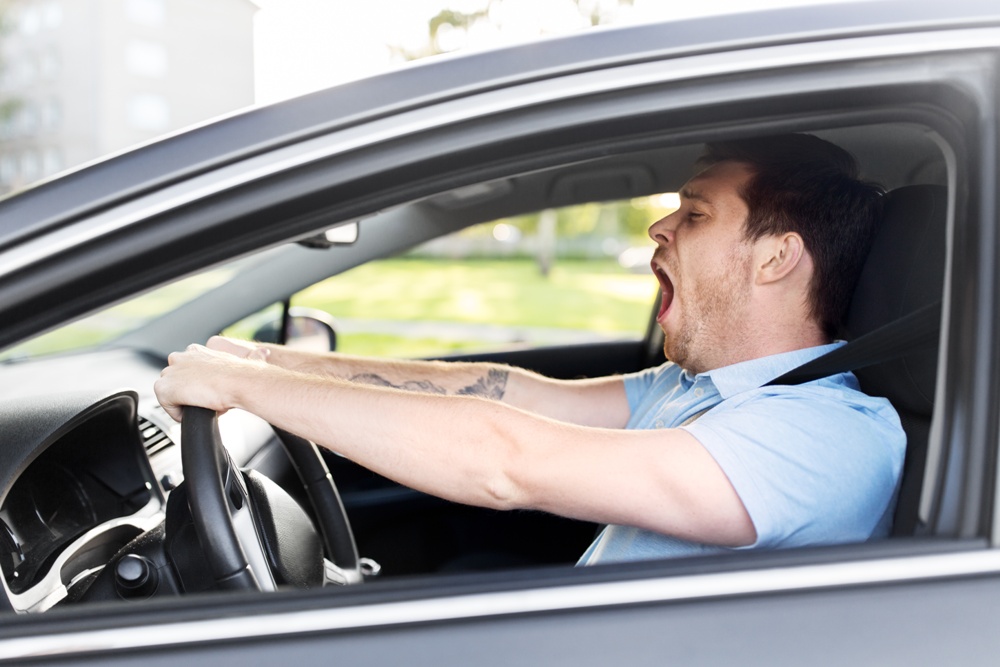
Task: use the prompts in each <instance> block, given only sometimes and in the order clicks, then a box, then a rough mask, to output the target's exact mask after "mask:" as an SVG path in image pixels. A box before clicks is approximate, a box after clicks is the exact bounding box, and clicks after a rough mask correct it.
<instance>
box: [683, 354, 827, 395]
mask: <svg viewBox="0 0 1000 667" xmlns="http://www.w3.org/2000/svg"><path fill="white" fill-rule="evenodd" d="M844 344H845V343H844V341H837V342H835V343H830V344H828V345H817V346H816V347H806V348H803V349H801V350H792V351H791V352H783V353H781V354H773V355H771V356H769V357H760V358H759V359H750V360H749V361H741V362H740V363H738V364H732V365H731V366H723V367H722V368H716V369H713V370H710V371H705V372H704V373H698V374H697V375H695V376H694V377H693V378H692V377H691V375H690V374H688V372H687V371H682V372H681V377H682V379H683V380H686V381H687V382H689V383H696V382H698V380H699V379H701V378H708V379H709V380H711V382H712V383H713V384H714V385H715V387H716V389H718V390H719V395H720V396H721V397H722V398H723V399H726V398H729V397H730V396H734V395H736V394H739V393H740V392H743V391H747V390H748V389H756V388H757V387H760V386H762V385H764V384H767V383H768V382H770V381H771V380H773V379H774V378H776V377H779V376H781V375H784V374H785V373H787V372H788V371H790V370H792V369H794V368H798V367H799V366H801V365H802V364H804V363H806V362H808V361H812V360H813V359H816V358H818V357H821V356H823V355H824V354H826V353H827V352H830V351H831V350H835V349H837V348H838V347H840V346H842V345H844Z"/></svg>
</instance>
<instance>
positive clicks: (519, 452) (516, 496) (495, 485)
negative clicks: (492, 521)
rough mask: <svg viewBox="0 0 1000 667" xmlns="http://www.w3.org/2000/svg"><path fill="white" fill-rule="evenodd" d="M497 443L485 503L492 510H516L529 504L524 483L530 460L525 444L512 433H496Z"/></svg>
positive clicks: (488, 477) (489, 471)
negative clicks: (518, 441)
mask: <svg viewBox="0 0 1000 667" xmlns="http://www.w3.org/2000/svg"><path fill="white" fill-rule="evenodd" d="M494 436H495V437H496V440H495V442H496V443H498V446H497V447H496V449H495V450H494V451H495V457H494V458H493V461H492V464H491V465H490V466H489V469H488V470H487V471H486V472H487V474H486V479H485V481H484V484H483V490H484V493H485V496H486V498H485V503H484V504H485V505H486V506H487V507H489V508H490V509H497V510H504V511H506V510H516V509H526V508H528V507H529V506H530V501H529V500H528V493H527V487H526V485H525V483H524V479H525V476H526V475H525V472H526V471H527V470H528V465H529V464H528V462H527V461H526V458H527V457H526V456H525V454H524V450H523V448H522V447H520V446H519V445H518V443H517V442H516V440H515V439H514V438H512V437H511V435H510V434H509V433H505V432H503V429H500V432H499V433H495V434H494Z"/></svg>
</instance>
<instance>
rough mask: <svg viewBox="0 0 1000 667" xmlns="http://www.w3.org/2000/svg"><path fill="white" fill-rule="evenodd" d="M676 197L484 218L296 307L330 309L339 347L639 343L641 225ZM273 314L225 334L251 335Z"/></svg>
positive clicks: (646, 300)
mask: <svg viewBox="0 0 1000 667" xmlns="http://www.w3.org/2000/svg"><path fill="white" fill-rule="evenodd" d="M674 201H675V198H674V197H672V196H669V195H667V196H656V197H643V198H638V199H633V200H628V201H621V202H614V203H607V204H587V205H583V206H572V207H565V208H561V209H549V210H546V211H542V212H539V213H536V214H532V215H525V216H519V217H516V218H504V219H500V220H494V221H491V222H488V223H483V224H479V225H476V226H473V227H470V228H467V229H464V230H462V231H460V232H456V233H454V234H451V235H448V236H445V237H441V238H438V239H435V240H433V241H431V242H429V243H426V244H424V245H421V246H419V247H417V248H415V249H413V250H411V251H409V252H407V253H405V254H403V255H400V256H397V257H392V258H388V259H383V260H378V261H373V262H369V263H367V264H365V265H363V266H359V267H357V268H355V269H353V270H351V271H347V272H345V273H343V274H340V275H337V276H334V277H332V278H329V279H327V280H324V281H322V282H320V283H317V284H315V285H312V286H311V287H309V288H307V289H305V290H303V291H301V292H299V293H298V294H295V295H294V296H293V297H292V299H291V305H292V306H293V307H308V308H315V309H319V310H321V311H323V312H325V313H327V314H329V315H330V316H332V317H333V319H334V324H335V326H336V328H337V341H338V343H337V348H338V350H340V351H343V352H347V353H351V354H366V355H377V356H386V357H434V356H443V355H447V354H452V353H473V352H488V351H499V350H509V349H515V348H526V347H541V346H550V345H566V344H575V343H595V342H603V341H614V340H638V339H641V338H642V337H643V335H644V334H645V331H646V328H647V325H648V322H649V314H650V309H651V308H652V306H653V303H654V300H655V298H656V294H657V286H656V281H655V280H653V279H652V277H651V276H650V272H649V259H650V257H651V255H652V249H653V246H652V242H651V241H650V240H649V238H648V237H647V236H646V229H647V228H648V226H649V225H650V224H651V223H652V222H653V221H655V220H656V219H658V217H661V216H662V215H664V214H666V213H668V212H669V211H670V210H671V208H670V207H671V205H672V204H673V202H674ZM362 233H363V232H362ZM273 312H274V311H273V310H270V311H268V312H266V313H262V314H259V315H258V316H255V317H252V318H248V319H247V320H244V321H243V322H241V323H239V324H237V325H234V326H233V327H231V328H229V329H228V330H227V331H226V332H224V333H226V334H227V335H235V336H240V337H244V338H251V337H253V334H254V332H256V331H257V330H258V329H259V328H260V326H261V324H262V321H263V320H269V319H273V318H274V315H273Z"/></svg>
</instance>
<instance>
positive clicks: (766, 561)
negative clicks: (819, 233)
mask: <svg viewBox="0 0 1000 667" xmlns="http://www.w3.org/2000/svg"><path fill="white" fill-rule="evenodd" d="M910 7H912V5H910V4H904V3H885V4H882V5H873V7H872V9H871V11H869V12H857V13H851V14H843V13H841V14H835V13H832V10H825V9H818V10H816V11H815V12H814V13H805V12H787V13H777V14H766V15H762V16H758V17H756V18H753V17H751V18H747V17H739V18H738V19H729V20H726V19H719V20H714V21H711V22H708V21H704V22H693V23H689V24H683V25H682V26H681V27H680V28H676V27H675V28H673V29H670V28H663V27H661V28H656V29H654V28H647V30H650V31H654V30H660V31H662V32H644V31H642V30H638V31H636V32H629V31H624V32H621V33H604V34H603V35H601V36H599V37H595V38H594V40H596V41H587V40H586V39H584V40H581V41H567V42H564V43H563V44H562V46H564V47H565V48H567V49H569V50H570V52H571V53H570V52H566V53H565V54H564V55H566V56H567V60H569V61H570V62H572V61H573V60H582V59H584V58H585V57H586V56H587V53H586V51H581V50H580V49H585V48H587V47H588V46H589V47H591V48H594V47H595V46H596V45H597V44H598V43H599V41H600V40H602V39H612V38H616V39H624V40H626V41H629V42H630V43H631V44H632V45H633V46H635V48H637V49H638V48H639V45H640V44H648V43H649V42H647V41H644V40H649V41H651V42H655V43H656V44H658V45H659V46H657V47H656V48H653V47H650V48H649V50H648V51H647V52H645V53H644V55H643V57H636V58H634V59H632V60H631V61H630V62H629V63H622V62H620V61H618V62H615V61H614V59H609V60H606V61H603V62H600V63H596V64H592V66H591V67H590V68H586V67H583V66H579V67H577V68H575V69H573V71H572V72H571V73H568V74H566V75H565V76H562V77H559V78H548V79H545V80H542V79H537V80H531V81H524V82H522V83H521V84H520V85H517V86H510V87H507V88H502V87H499V84H497V86H498V87H497V88H496V89H493V90H490V91H487V92H483V93H482V94H481V95H474V96H472V97H471V98H470V99H467V100H461V99H459V98H456V99H452V100H448V101H441V102H440V103H439V104H437V105H434V108H425V109H420V110H417V111H413V112H412V113H413V114H414V115H413V116H408V115H407V114H406V113H404V114H401V115H400V116H399V117H397V118H395V119H394V121H395V123H396V124H397V129H398V127H407V128H411V129H412V128H417V129H415V130H413V134H412V135H411V136H408V137H407V141H401V140H399V135H393V137H392V140H390V141H377V140H372V143H371V144H368V145H366V146H365V148H364V149H359V148H358V144H357V143H353V144H351V146H350V150H349V151H347V150H345V151H343V152H338V153H336V158H337V159H328V160H326V161H324V160H322V159H321V160H318V161H317V162H315V163H312V164H310V166H309V168H302V169H301V170H300V171H297V172H296V171H294V170H292V171H286V172H282V173H281V174H280V175H278V176H275V177H274V180H265V181H264V182H263V183H254V184H253V188H252V190H253V192H252V193H251V192H246V191H244V192H242V193H236V194H233V193H232V192H229V193H227V194H226V195H225V196H219V197H218V198H217V199H214V200H213V199H211V198H208V199H205V200H199V201H198V202H195V203H191V204H189V205H188V208H186V209H183V210H181V211H180V212H177V211H175V212H173V213H172V214H170V215H171V216H172V217H173V218H174V222H176V223H178V224H177V226H175V227H173V228H172V229H174V233H176V230H177V229H185V230H187V231H186V232H185V234H186V235H185V237H184V243H177V244H176V245H175V246H171V245H170V243H172V242H173V241H171V240H170V239H169V238H168V239H167V241H164V242H161V243H158V244H156V247H157V248H159V249H163V248H167V250H168V252H167V257H166V258H161V259H159V260H156V261H155V262H154V263H152V264H151V265H150V266H149V267H147V268H145V269H142V270H139V269H134V270H133V271H132V272H131V275H134V276H138V277H139V279H140V282H142V281H145V282H142V284H146V283H148V282H151V281H154V280H155V279H156V278H159V277H162V276H163V275H165V274H171V275H179V274H181V273H183V272H185V271H188V270H193V269H194V268H196V267H198V266H201V265H203V264H205V263H206V262H210V261H217V260H220V259H222V258H223V257H230V256H232V255H234V254H238V253H239V252H243V251H247V250H249V249H250V248H257V247H260V246H261V245H265V244H267V243H271V242H276V240H277V239H279V238H287V236H288V235H289V234H295V233H299V232H301V233H305V232H307V231H314V230H315V229H316V228H318V226H319V224H318V223H316V221H315V217H313V218H310V217H309V216H308V215H303V216H301V217H297V215H296V211H289V210H287V209H295V208H296V207H299V206H302V205H303V202H305V201H306V200H309V198H310V197H314V196H315V197H318V195H316V192H317V191H318V190H319V186H316V185H315V182H317V181H323V182H324V183H325V184H326V185H324V187H323V189H322V193H321V194H322V198H323V199H324V200H325V201H334V202H335V204H334V205H332V206H331V209H332V210H333V212H332V213H330V212H329V210H326V209H324V210H326V212H327V213H328V214H329V215H330V216H331V218H332V219H337V220H340V219H347V218H350V217H353V216H355V215H362V214H365V213H370V212H372V211H376V210H378V209H380V208H381V207H383V206H388V205H390V204H395V203H399V201H402V200H405V199H408V198H410V197H414V196H424V195H430V194H431V193H439V192H441V191H444V190H447V189H449V188H452V187H459V186H464V185H468V184H469V183H471V182H478V181H480V180H481V181H489V180H491V179H495V178H502V177H504V176H505V175H510V174H513V173H525V172H530V171H532V170H537V169H542V168H546V167H551V166H553V164H555V163H560V162H561V163H563V164H569V163H574V162H576V161H585V160H590V159H595V158H598V157H600V156H602V155H607V154H608V153H609V152H610V153H618V154H627V153H629V152H630V151H639V150H642V149H643V148H646V147H650V146H652V145H659V146H668V147H669V146H671V145H688V144H690V145H693V146H696V145H697V144H698V143H699V142H701V141H704V140H707V139H709V138H714V137H717V136H720V135H721V136H743V135H746V134H752V133H764V132H771V131H776V130H810V131H821V130H829V131H836V130H840V129H843V128H845V127H852V126H870V127H872V128H874V129H875V130H876V131H877V132H881V133H887V132H890V131H892V130H896V129H900V128H905V129H906V130H907V131H908V130H910V129H912V128H913V127H914V126H916V127H918V128H919V131H920V132H921V133H927V134H929V135H931V137H932V141H933V142H935V143H936V144H937V145H939V146H940V147H941V150H942V152H943V154H944V156H945V160H944V162H945V163H946V166H947V183H948V186H949V187H950V192H951V194H950V201H949V205H950V212H949V221H950V224H949V233H950V237H949V241H948V245H949V253H950V257H951V260H950V261H949V263H948V270H947V275H946V277H945V280H946V282H945V288H944V300H945V309H944V311H945V315H944V323H943V331H944V338H943V341H944V344H943V345H942V351H941V353H940V354H941V361H940V368H941V369H943V373H942V374H941V375H940V379H939V382H938V395H937V404H936V413H935V427H934V429H933V432H932V436H931V437H932V440H931V448H930V451H931V458H930V460H929V466H928V473H927V474H926V476H925V501H924V505H925V508H924V510H925V511H924V512H923V513H922V518H923V527H922V529H921V532H920V534H918V535H914V536H910V537H907V538H901V539H893V540H887V541H883V542H880V543H869V544H861V545H850V546H840V547H826V548H824V547H817V548H812V549H804V550H796V551H786V552H772V553H756V554H751V553H746V554H743V553H737V554H730V555H726V556H721V557H713V558H710V559H703V560H686V561H654V562H646V563H635V564H629V565H623V566H600V567H593V568H568V567H557V568H539V569H528V570H525V571H517V570H505V571H503V572H499V573H492V574H477V575H462V576H456V577H427V578H418V579H415V580H403V581H398V582H393V581H388V580H387V581H385V582H382V583H373V584H371V585H369V586H362V587H357V588H354V589H349V590H345V591H329V590H321V591H309V592H297V591H293V592H281V593H277V594H275V595H272V596H218V597H214V598H213V597H204V598H198V599H197V600H180V601H176V603H172V604H171V603H154V604H150V605H148V606H144V607H141V608H140V607H130V608H128V607H123V606H120V605H111V604H109V605H106V606H101V607H95V608H94V612H93V613H92V614H84V613H80V612H78V611H75V610H66V611H62V612H57V613H54V614H51V615H48V616H44V617H19V618H16V619H12V620H11V621H10V622H9V623H6V624H5V625H4V626H3V627H2V628H0V658H5V659H8V660H11V661H18V660H20V661H24V660H27V659H29V658H31V659H33V660H36V662H37V664H53V665H54V664H74V663H77V664H79V663H80V661H90V662H100V663H101V664H109V665H111V664H121V665H124V664H144V665H152V664H165V663H167V662H168V661H169V662H171V663H174V662H176V661H178V660H183V661H185V662H186V663H190V664H215V663H218V662H221V661H226V662H278V661H307V660H310V661H312V660H316V661H319V660H324V661H333V660H336V661H338V662H341V661H343V662H350V661H357V662H359V663H365V664H398V663H399V662H401V661H406V662H407V663H412V664H433V665H453V664H454V665H464V664H481V665H509V664H576V665H579V664H662V663H663V661H664V660H668V661H669V660H675V661H677V662H682V663H693V664H732V663H733V662H736V661H740V662H748V663H751V664H757V663H759V664H801V663H802V662H808V663H810V664H816V665H824V664H831V665H832V664H845V663H846V664H865V663H874V664H893V663H896V664H910V663H913V664H919V663H922V662H935V663H936V662H944V663H955V664H992V663H993V662H994V661H995V657H996V655H997V652H998V650H1000V639H998V638H997V634H996V633H995V632H993V631H992V621H993V619H994V618H995V614H996V611H997V602H996V601H997V600H998V599H1000V597H998V593H1000V556H998V551H997V549H996V531H995V525H994V524H995V521H996V514H995V512H994V508H995V503H996V498H995V493H994V483H995V475H996V443H997V442H998V435H1000V434H998V432H997V430H998V423H997V422H998V420H997V418H996V405H997V404H998V399H1000V396H998V395H997V394H998V388H997V382H996V368H997V367H998V364H997V350H996V340H997V335H996V322H997V318H996V307H997V300H996V297H995V294H996V293H995V290H996V285H997V284H998V280H997V278H998V276H997V266H998V263H997V257H996V254H997V244H996V243H995V239H996V230H997V229H998V225H997V223H998V214H997V202H996V195H995V191H996V183H997V166H998V157H997V156H998V151H997V145H996V136H997V123H996V118H997V117H998V114H997V108H996V106H997V99H998V97H997V90H996V81H997V78H998V77H997V75H998V74H1000V72H998V67H997V59H996V55H997V53H998V49H1000V32H998V29H997V25H998V17H996V16H995V15H994V14H990V15H989V16H988V17H987V16H984V15H983V14H986V13H988V12H986V10H983V14H977V12H976V10H977V9H981V8H980V7H978V6H977V5H976V3H968V4H965V3H954V4H953V5H950V6H948V7H938V8H932V7H930V6H927V7H923V6H921V7H919V8H917V9H913V10H912V12H913V13H911V14H908V15H906V14H904V11H906V10H907V9H908V8H910ZM988 9H989V10H990V11H993V12H995V10H992V8H988ZM897 14H900V15H904V16H908V17H909V18H907V19H905V20H904V19H899V16H897ZM956 17H958V18H956ZM963 17H964V18H963ZM987 19H988V20H987ZM706 35H710V36H706ZM654 37H655V39H654ZM672 40H676V41H672ZM685 40H690V41H688V42H685ZM698 40H702V41H698ZM667 42H669V44H667V45H666V46H662V45H663V44H665V43H667ZM691 42H695V43H694V44H692V43H691ZM683 43H687V44H688V47H687V50H671V49H672V47H673V45H675V44H683ZM677 48H678V49H679V48H680V47H677ZM521 55H522V54H521V53H520V52H510V53H507V54H503V55H501V56H500V57H501V58H504V57H515V56H516V57H520V56H521ZM569 55H572V58H569V57H568V56H569ZM561 62H566V61H561ZM571 69H572V68H571ZM426 72H427V74H428V75H432V74H433V72H434V70H431V69H428V70H426ZM539 76H540V77H541V74H539ZM405 81H406V82H411V80H409V79H406V80H405ZM390 83H396V82H395V81H394V80H393V81H389V80H387V81H383V85H389V84H390ZM515 99H516V100H520V102H518V103H514V102H513V101H512V100H515ZM525 100H527V101H528V102H525ZM498 104H499V106H497V105H498ZM449 114H450V115H449ZM428 116H433V117H435V118H437V119H439V122H438V123H437V124H434V123H428V124H424V125H421V124H420V122H426V121H427V117H428ZM441 118H450V119H452V121H450V122H449V123H444V122H440V119H441ZM418 121H420V122H418ZM407 123H410V124H409V125H407ZM418 126H419V127H418ZM363 129H364V130H370V131H372V132H373V133H374V132H375V130H382V131H385V127H384V126H378V125H377V122H373V123H372V126H371V127H366V128H363ZM345 132H348V133H350V132H354V133H355V134H351V137H350V138H351V139H352V140H355V141H356V140H357V133H361V132H362V130H359V129H358V128H357V127H355V128H351V129H350V130H349V131H345ZM379 136H380V137H382V136H384V135H379ZM338 139H344V137H338ZM345 141H346V140H345ZM289 182H292V185H294V187H293V188H292V189H293V190H295V192H296V194H295V195H294V196H291V195H288V190H287V188H289V187H290V186H289ZM279 185H281V186H282V188H280V189H279V187H278V186H279ZM310 188H313V189H312V190H310ZM250 189H251V188H250V187H249V186H247V187H246V190H250ZM302 192H305V194H302ZM282 193H284V194H282ZM279 195H280V196H279ZM282 197H283V198H284V199H282ZM276 200H281V201H282V202H284V204H283V205H282V204H281V203H280V202H279V203H278V204H275V203H274V202H275V201H276ZM289 202H291V203H289ZM311 204H312V206H314V207H316V208H319V206H318V205H317V204H315V202H311ZM284 207H287V209H286V208H284ZM310 210H311V211H312V212H314V209H310ZM220 211H221V212H220ZM275 214H281V215H279V217H280V219H282V220H283V221H285V222H286V223H287V224H286V225H285V226H284V228H283V230H282V231H280V232H279V231H274V230H273V229H272V228H271V227H269V226H268V224H267V221H266V219H270V220H273V219H274V215H275ZM195 223H198V224H195ZM128 233H129V235H130V236H129V240H130V241H131V242H132V243H133V244H135V245H140V244H141V242H143V241H150V240H153V239H156V238H160V237H164V236H166V237H169V234H167V232H165V231H164V230H163V228H157V227H156V226H154V225H150V226H149V227H148V228H146V229H138V228H137V229H131V230H129V232H128ZM182 246H183V247H182ZM191 247H195V248H197V252H182V250H184V251H187V250H190V248H191ZM105 250H107V248H105ZM85 251H86V249H81V250H80V252H81V253H82V252H85ZM114 257H117V255H112V258H114ZM139 259H143V260H146V261H150V260H149V258H148V257H147V256H145V255H141V254H140V255H139ZM119 264H120V265H124V264H125V262H124V260H120V259H119ZM111 266H112V268H115V266H117V265H115V264H114V263H112V264H111ZM43 268H44V267H43ZM133 268H134V267H133ZM41 270H42V269H39V271H41ZM44 275H46V276H48V277H50V278H51V276H52V274H51V273H46V274H44ZM51 279H53V280H54V278H51ZM111 293H113V290H111V291H110V292H107V293H106V294H111ZM45 307H46V305H45V303H41V302H40V303H39V308H40V309H42V310H41V311H40V312H41V313H42V314H40V315H37V317H36V320H33V321H38V318H41V317H42V316H43V315H44V312H45V311H44V308H45ZM0 312H6V313H7V314H8V315H10V314H11V313H10V311H0ZM20 321H21V322H24V321H27V320H20ZM11 326H13V325H11ZM24 326H27V325H24ZM12 331H13V329H12V328H11V327H8V329H7V330H6V333H5V335H7V336H8V337H13V336H14V335H15V334H14V333H12ZM493 358H497V359H507V360H516V357H515V356H513V355H512V354H508V355H507V356H495V357H493ZM557 365H561V364H557ZM172 602H173V601H172Z"/></svg>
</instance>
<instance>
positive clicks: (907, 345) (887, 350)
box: [763, 301, 941, 387]
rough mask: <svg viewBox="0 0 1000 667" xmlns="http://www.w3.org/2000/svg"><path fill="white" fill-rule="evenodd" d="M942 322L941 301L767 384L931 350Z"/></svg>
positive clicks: (824, 374) (806, 378)
mask: <svg viewBox="0 0 1000 667" xmlns="http://www.w3.org/2000/svg"><path fill="white" fill-rule="evenodd" d="M940 325H941V302H940V301H937V302H935V303H931V304H928V305H926V306H924V307H922V308H918V309H917V310H915V311H913V312H912V313H910V314H909V315H906V316H904V317H901V318H899V319H897V320H893V321H892V322H889V323H888V324H884V325H882V326H880V327H879V328H878V329H875V330H874V331H869V332H868V333H866V334H865V335H863V336H859V337H858V338H855V339H854V340H852V341H850V342H849V343H847V345H843V346H841V347H838V348H837V349H836V350H832V351H830V352H827V353H826V354H824V355H823V356H822V357H817V358H816V359H813V360H812V361H809V362H807V363H804V364H802V365H801V366H799V367H798V368H793V369H792V370H790V371H788V372H787V373H785V374H784V375H781V376H779V377H777V378H775V379H773V380H771V381H770V382H768V383H766V384H764V385H763V386H765V387H767V386H770V385H776V384H802V383H805V382H812V381H813V380H819V379H820V378H825V377H829V376H830V375H836V374H838V373H846V372H847V371H854V370H857V369H859V368H865V367H866V366H874V365H875V364H881V363H883V362H885V361H892V360H894V359H899V358H900V357H905V356H906V355H908V354H911V353H913V352H919V351H920V350H925V349H931V348H933V347H934V346H935V345H936V344H937V341H938V329H939V328H940Z"/></svg>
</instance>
